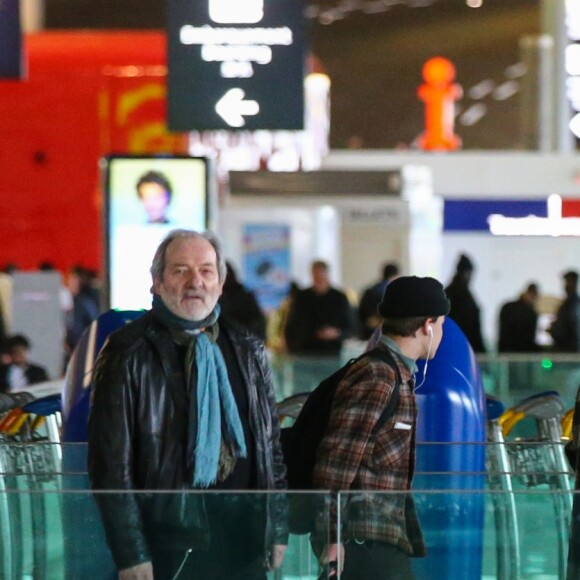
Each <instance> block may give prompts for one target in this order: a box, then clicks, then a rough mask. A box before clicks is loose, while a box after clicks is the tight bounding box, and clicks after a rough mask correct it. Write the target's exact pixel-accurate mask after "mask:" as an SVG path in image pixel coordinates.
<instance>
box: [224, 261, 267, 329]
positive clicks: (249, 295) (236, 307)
mask: <svg viewBox="0 0 580 580" xmlns="http://www.w3.org/2000/svg"><path fill="white" fill-rule="evenodd" d="M226 270H227V274H226V281H225V282H224V287H223V291H222V295H221V296H220V299H219V304H220V306H221V309H222V316H224V317H225V318H227V319H229V320H231V321H233V322H237V323H238V324H240V325H242V326H243V327H245V328H247V329H248V330H249V331H250V332H251V333H252V334H255V335H256V336H257V337H258V338H261V339H262V340H265V339H266V317H265V316H264V313H263V312H262V309H261V308H260V305H259V304H258V301H257V300H256V297H255V296H254V293H253V292H252V291H251V290H249V289H248V288H246V287H245V286H244V285H243V284H242V283H241V282H240V280H239V279H238V276H237V274H236V271H235V269H234V267H233V265H232V264H231V262H228V261H226Z"/></svg>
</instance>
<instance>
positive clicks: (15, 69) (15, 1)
mask: <svg viewBox="0 0 580 580" xmlns="http://www.w3.org/2000/svg"><path fill="white" fill-rule="evenodd" d="M21 76H22V35H21V32H20V9H19V0H0V79H2V78H9V79H18V78H20V77H21Z"/></svg>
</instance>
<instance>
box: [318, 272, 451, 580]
mask: <svg viewBox="0 0 580 580" xmlns="http://www.w3.org/2000/svg"><path fill="white" fill-rule="evenodd" d="M449 309H450V304H449V300H448V299H447V297H446V295H445V292H444V289H443V285H442V284H440V283H439V282H438V281H437V280H435V279H434V278H419V277H416V276H402V277H400V278H397V279H395V280H393V281H392V282H391V283H390V284H389V285H388V286H387V288H386V290H385V294H384V296H383V299H382V302H381V303H380V304H379V306H378V312H379V314H380V316H381V317H382V319H383V323H382V335H381V338H380V340H379V343H378V345H377V348H379V349H384V350H387V351H389V353H390V355H391V356H392V358H393V359H394V362H395V363H396V366H397V370H395V368H393V367H392V366H391V365H390V364H388V363H386V362H384V361H383V360H381V359H379V358H378V357H365V358H363V359H361V360H360V361H358V362H357V363H355V364H354V365H353V366H352V368H351V369H350V370H349V371H348V373H347V374H346V376H345V378H344V379H343V380H342V382H341V383H340V384H339V386H338V388H337V391H336V395H335V397H334V400H333V405H332V410H331V414H330V421H329V424H328V428H327V431H326V433H325V435H324V438H323V440H322V441H321V443H320V445H319V448H318V451H317V456H316V467H315V470H314V487H315V488H316V489H328V490H331V491H345V490H365V491H371V492H389V491H399V492H400V491H409V490H410V489H411V482H412V478H413V472H414V463H415V431H416V421H417V406H416V401H415V395H414V389H415V377H414V373H415V371H416V364H415V363H416V361H417V359H431V358H433V357H434V356H435V353H436V352H437V349H438V347H439V344H440V342H441V338H442V336H443V321H444V318H445V316H446V315H447V314H448V313H449ZM397 383H398V401H397V405H396V407H395V409H394V411H393V413H392V414H391V415H390V416H389V418H388V420H387V421H386V422H385V423H384V424H382V423H381V422H379V419H380V417H381V415H382V414H383V411H384V410H385V409H386V408H387V406H388V404H389V400H390V399H391V397H393V393H395V389H396V388H397ZM395 396H396V395H395ZM377 423H379V425H380V427H379V428H378V429H376V428H375V426H376V425H377ZM341 521H342V529H341V531H342V542H343V544H342V545H338V544H337V543H335V542H337V532H338V530H337V508H336V505H335V504H333V505H331V513H330V518H328V517H326V518H322V517H321V518H319V519H318V521H317V530H316V534H315V536H314V543H315V544H316V543H317V541H318V540H321V541H322V542H327V541H328V542H329V543H328V544H327V545H326V546H325V547H324V549H323V550H322V554H321V558H320V559H321V562H323V563H329V562H330V563H332V562H335V563H336V564H335V565H336V566H337V567H338V569H339V570H342V576H341V578H342V579H343V580H354V579H356V580H367V579H368V580H371V579H372V580H380V579H385V580H386V579H388V580H403V579H405V580H407V579H411V578H413V573H412V570H411V563H410V560H409V557H410V556H424V555H425V546H424V543H423V538H422V534H421V529H420V527H419V522H418V520H417V516H416V513H415V509H414V505H413V500H412V497H411V496H410V495H406V494H396V495H390V496H389V495H388V494H381V493H369V494H353V495H352V496H350V497H349V499H348V500H347V501H346V506H344V509H343V510H342V511H341Z"/></svg>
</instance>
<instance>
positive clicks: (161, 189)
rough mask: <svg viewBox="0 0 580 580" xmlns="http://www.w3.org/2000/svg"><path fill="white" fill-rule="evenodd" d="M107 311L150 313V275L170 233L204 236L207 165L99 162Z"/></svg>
mask: <svg viewBox="0 0 580 580" xmlns="http://www.w3.org/2000/svg"><path fill="white" fill-rule="evenodd" d="M104 168H105V183H106V186H105V194H106V212H105V213H106V216H105V224H106V262H107V264H106V266H107V267H106V273H107V281H108V284H107V286H108V295H109V305H110V307H111V308H117V309H119V310H139V309H142V308H146V309H147V308H150V307H151V291H150V289H151V275H150V272H149V269H150V267H151V262H152V260H153V256H154V254H155V250H156V249H157V246H158V245H159V243H160V242H161V240H162V239H163V238H164V237H165V236H166V235H167V234H168V233H169V232H170V231H171V230H173V229H176V228H185V229H192V230H197V231H203V230H205V229H206V227H207V220H208V177H207V176H208V173H207V160H206V159H205V158H201V157H185V156H184V157H153V156H151V157H131V156H123V157H120V156H119V157H117V156H114V157H109V158H107V159H106V160H105V161H104Z"/></svg>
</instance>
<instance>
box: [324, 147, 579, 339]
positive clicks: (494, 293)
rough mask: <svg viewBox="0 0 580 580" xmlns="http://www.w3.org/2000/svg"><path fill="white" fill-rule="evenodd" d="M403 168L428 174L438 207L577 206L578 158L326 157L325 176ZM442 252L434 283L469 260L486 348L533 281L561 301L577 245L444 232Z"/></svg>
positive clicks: (499, 155) (389, 154) (402, 154)
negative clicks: (550, 202)
mask: <svg viewBox="0 0 580 580" xmlns="http://www.w3.org/2000/svg"><path fill="white" fill-rule="evenodd" d="M406 164H411V165H412V164H420V165H424V166H427V167H429V168H430V169H431V171H432V174H433V190H434V194H435V195H436V196H441V197H442V198H444V199H487V200H490V199H498V200H499V199H510V200H517V199H538V200H539V199H546V198H547V197H548V195H549V194H551V193H557V194H559V195H561V196H562V197H563V198H577V199H580V155H577V154H576V155H574V154H566V155H561V154H557V153H539V152H524V151H522V152H457V153H423V152H393V151H332V152H331V153H330V154H329V155H328V156H327V157H326V159H325V160H324V163H323V168H324V169H343V170H344V169H353V170H354V169H358V170H363V169H364V170H370V169H374V170H393V169H397V168H400V167H404V166H405V165H406ZM442 245H443V250H442V261H441V270H440V272H441V275H440V277H441V281H442V282H443V283H444V284H447V283H449V282H450V280H451V277H452V275H453V272H454V269H455V264H456V262H457V258H458V256H459V254H461V253H464V252H465V253H467V254H468V255H469V256H470V257H471V258H472V259H473V261H474V262H475V264H476V267H477V270H476V272H475V276H474V280H473V291H474V294H475V295H476V298H477V299H478V302H479V304H480V306H481V308H482V315H483V332H484V338H485V339H486V342H487V343H488V346H490V347H491V348H495V346H496V341H497V317H498V313H499V308H500V307H501V304H503V303H504V302H505V301H507V300H513V299H515V298H516V297H517V295H518V294H519V293H520V292H521V291H522V290H523V288H524V286H525V285H526V284H527V283H529V282H531V281H535V282H537V283H538V284H539V285H540V291H541V293H542V294H543V295H548V296H552V297H554V298H561V297H562V295H563V286H562V279H561V275H562V273H563V272H565V271H566V270H570V269H576V270H578V271H579V272H580V238H572V237H568V238H564V237H557V238H553V237H547V236H546V237H495V236H492V235H491V234H487V233H485V232H477V233H472V232H448V233H446V232H444V233H443V236H442ZM412 273H414V272H412ZM546 302H549V301H546ZM552 302H553V301H552Z"/></svg>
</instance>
